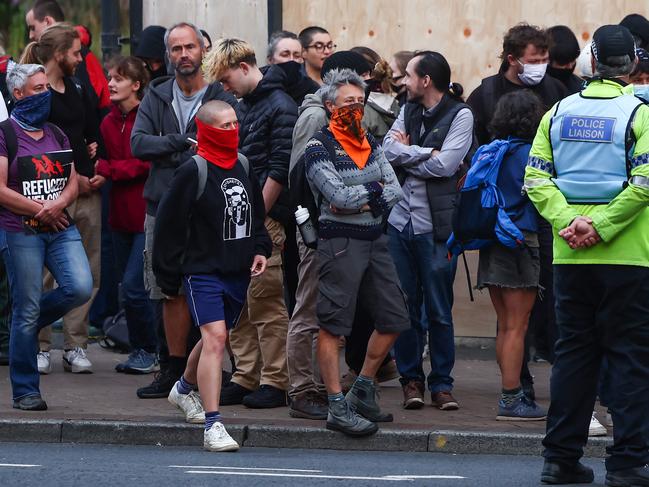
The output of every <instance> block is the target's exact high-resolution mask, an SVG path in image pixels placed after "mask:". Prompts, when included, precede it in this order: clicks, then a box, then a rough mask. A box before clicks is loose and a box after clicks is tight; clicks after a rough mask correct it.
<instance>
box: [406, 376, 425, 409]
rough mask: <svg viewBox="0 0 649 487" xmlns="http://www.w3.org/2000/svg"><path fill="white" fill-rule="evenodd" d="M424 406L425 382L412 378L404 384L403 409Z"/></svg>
mask: <svg viewBox="0 0 649 487" xmlns="http://www.w3.org/2000/svg"><path fill="white" fill-rule="evenodd" d="M423 406H424V384H423V383H422V382H419V381H416V380H411V381H410V382H408V383H407V384H406V385H405V386H403V409H421V408H422V407H423Z"/></svg>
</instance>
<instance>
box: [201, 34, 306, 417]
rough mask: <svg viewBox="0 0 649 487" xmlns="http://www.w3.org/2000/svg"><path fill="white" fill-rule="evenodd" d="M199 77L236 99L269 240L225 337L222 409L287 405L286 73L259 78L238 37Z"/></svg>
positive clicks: (291, 115) (274, 71)
mask: <svg viewBox="0 0 649 487" xmlns="http://www.w3.org/2000/svg"><path fill="white" fill-rule="evenodd" d="M204 71H205V74H206V76H207V78H208V79H209V80H210V81H220V82H221V83H222V84H223V88H224V89H225V90H226V91H228V92H230V93H232V94H233V95H234V96H236V97H237V98H240V102H239V104H238V105H237V107H236V108H235V110H236V112H237V118H238V120H239V150H240V152H241V153H243V154H244V155H245V156H246V157H247V158H248V160H249V161H250V168H251V171H252V172H253V173H254V175H255V176H256V177H257V179H258V181H259V183H260V185H261V187H262V192H263V197H264V204H265V207H266V222H265V223H266V229H267V230H268V233H269V235H270V237H271V239H272V241H273V253H272V255H271V257H270V259H269V260H268V269H267V270H266V272H265V273H264V274H262V275H261V276H259V277H255V278H253V279H252V281H251V283H250V288H249V290H248V301H247V306H246V307H244V310H243V313H242V316H241V320H240V322H239V324H238V326H237V328H236V329H234V330H233V331H232V332H231V333H230V344H231V346H232V351H233V354H234V357H235V361H236V368H237V370H236V372H235V374H234V376H233V377H232V381H231V382H230V384H228V385H227V386H225V387H224V388H223V392H222V396H221V404H223V405H228V404H241V403H243V404H244V405H246V406H248V407H251V408H271V407H280V406H285V405H286V390H287V389H288V371H287V366H286V333H287V330H288V313H287V311H286V305H285V303H284V287H283V281H282V257H281V251H282V247H283V245H284V240H285V238H286V235H285V232H284V226H283V223H287V222H288V221H289V219H290V218H291V217H292V215H291V210H290V206H289V204H288V193H287V191H286V187H287V183H288V168H289V160H290V155H291V146H292V141H291V138H292V134H293V126H294V125H295V122H296V120H297V106H296V105H295V102H294V101H293V99H292V98H291V97H290V96H289V95H288V94H287V93H286V92H285V91H284V87H285V84H286V78H285V76H286V75H285V73H284V71H283V70H282V69H281V68H278V67H277V66H271V67H270V68H269V69H268V71H266V73H265V74H263V73H262V72H261V71H260V70H259V68H258V67H257V60H256V57H255V51H254V49H253V48H252V47H251V46H250V44H248V43H247V42H245V41H242V40H240V39H221V40H219V41H217V42H216V43H215V44H214V46H213V47H212V50H211V51H210V53H209V55H208V57H207V58H206V60H205V65H204ZM251 175H252V174H251Z"/></svg>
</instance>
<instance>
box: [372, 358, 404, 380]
mask: <svg viewBox="0 0 649 487" xmlns="http://www.w3.org/2000/svg"><path fill="white" fill-rule="evenodd" d="M399 376H400V374H399V370H398V369H397V362H396V361H395V360H394V359H392V360H390V361H389V362H388V363H386V364H385V365H382V366H381V367H380V368H379V370H378V372H377V373H376V382H378V383H379V384H382V383H383V382H388V381H390V380H394V379H398V378H399Z"/></svg>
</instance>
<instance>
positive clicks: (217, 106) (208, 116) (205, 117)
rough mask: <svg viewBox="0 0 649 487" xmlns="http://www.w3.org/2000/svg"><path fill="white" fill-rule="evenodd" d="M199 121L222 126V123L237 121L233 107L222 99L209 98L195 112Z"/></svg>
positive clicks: (218, 126)
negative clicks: (209, 99)
mask: <svg viewBox="0 0 649 487" xmlns="http://www.w3.org/2000/svg"><path fill="white" fill-rule="evenodd" d="M196 118H198V119H199V120H200V121H201V122H203V123H205V124H207V125H211V126H213V127H217V128H222V127H221V125H223V124H224V123H231V122H236V121H237V115H236V113H235V112H234V108H232V106H231V105H230V104H228V103H226V102H224V101H221V100H211V101H208V102H207V103H205V104H203V105H202V106H201V107H200V109H199V110H198V113H197V114H196Z"/></svg>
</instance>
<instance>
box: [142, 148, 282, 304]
mask: <svg viewBox="0 0 649 487" xmlns="http://www.w3.org/2000/svg"><path fill="white" fill-rule="evenodd" d="M197 189H198V169H197V167H196V163H195V162H194V161H193V159H190V160H189V161H187V162H185V163H184V164H183V165H181V166H180V167H179V168H178V169H177V170H176V172H175V174H174V177H173V179H172V180H171V183H170V185H169V190H168V191H167V192H166V193H165V195H164V197H163V198H162V200H161V201H160V206H159V207H158V214H157V216H156V225H155V231H154V235H155V236H154V245H153V249H154V250H153V272H154V273H155V275H156V280H157V283H158V285H159V286H160V288H161V289H162V292H164V293H165V294H168V295H175V294H177V291H178V288H179V286H180V284H181V279H182V277H183V276H185V275H190V274H219V275H221V276H229V275H235V276H242V275H250V267H251V266H252V261H253V258H254V256H255V255H263V256H265V257H270V253H271V251H272V243H271V240H270V237H269V236H268V233H267V231H266V227H265V226H264V220H265V216H266V215H265V210H264V199H263V196H262V195H261V189H260V187H259V183H258V182H257V180H256V178H254V177H253V178H248V175H247V174H246V170H245V169H244V167H243V166H242V165H241V163H239V162H238V163H237V164H236V165H235V166H234V167H233V168H232V169H229V170H228V169H223V168H220V167H217V166H215V165H214V164H211V163H209V162H208V163H207V181H206V183H205V190H204V191H203V194H202V195H201V196H200V197H199V198H198V199H196V192H197Z"/></svg>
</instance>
